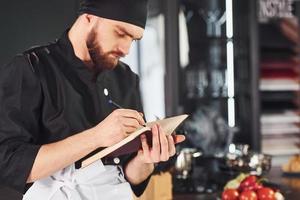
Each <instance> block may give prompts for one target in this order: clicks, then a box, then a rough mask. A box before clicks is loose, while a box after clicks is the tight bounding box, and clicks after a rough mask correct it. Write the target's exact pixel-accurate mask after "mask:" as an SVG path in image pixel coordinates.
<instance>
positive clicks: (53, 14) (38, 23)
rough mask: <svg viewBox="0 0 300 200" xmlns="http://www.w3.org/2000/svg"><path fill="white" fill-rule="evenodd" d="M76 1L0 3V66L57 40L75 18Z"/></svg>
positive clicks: (32, 0) (31, 0) (14, 1)
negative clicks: (23, 53) (21, 54)
mask: <svg viewBox="0 0 300 200" xmlns="http://www.w3.org/2000/svg"><path fill="white" fill-rule="evenodd" d="M78 2H79V0H64V1H60V0H51V1H41V0H26V1H17V0H10V1H2V2H1V6H0V24H1V28H0V65H3V64H6V63H7V62H9V61H10V59H11V58H12V57H13V56H14V55H15V54H17V53H21V52H23V51H24V50H26V49H28V48H29V47H31V46H34V45H43V44H47V43H48V42H51V41H53V40H55V39H56V38H58V37H60V35H61V34H62V33H63V31H64V30H65V29H66V28H67V27H69V26H71V25H72V22H73V21H74V19H75V18H76V15H77V8H78Z"/></svg>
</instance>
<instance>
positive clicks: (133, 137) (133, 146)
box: [81, 115, 188, 168]
mask: <svg viewBox="0 0 300 200" xmlns="http://www.w3.org/2000/svg"><path fill="white" fill-rule="evenodd" d="M187 117H188V115H178V116H175V117H169V118H165V119H162V120H157V121H153V122H148V123H146V126H145V127H144V126H141V127H140V128H139V129H137V130H136V131H135V132H133V133H131V134H130V135H129V136H128V137H126V138H125V139H123V140H121V141H120V142H118V143H116V144H114V145H112V146H110V147H107V148H105V149H103V150H102V151H100V152H98V153H96V154H95V155H93V156H91V157H89V158H87V159H86V160H84V161H83V162H82V164H81V168H84V167H86V166H88V165H90V164H92V163H93V162H95V161H97V160H99V159H101V158H103V157H105V156H113V157H115V156H120V155H124V154H129V153H132V152H136V151H138V150H139V149H140V148H141V141H140V137H138V136H139V135H141V134H142V133H146V136H147V141H148V142H150V143H151V138H152V135H151V131H150V130H151V127H152V126H153V125H154V124H159V125H160V126H161V127H162V129H163V131H164V133H165V134H166V135H171V134H172V133H173V132H174V131H175V129H176V128H177V127H178V126H179V125H180V124H181V123H182V122H183V121H184V120H185V119H186V118H187Z"/></svg>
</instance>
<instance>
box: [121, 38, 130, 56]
mask: <svg viewBox="0 0 300 200" xmlns="http://www.w3.org/2000/svg"><path fill="white" fill-rule="evenodd" d="M131 44H132V40H126V41H125V40H123V41H122V42H121V43H120V44H119V46H118V50H119V51H120V52H122V54H123V55H124V56H126V55H128V54H129V51H130V47H131Z"/></svg>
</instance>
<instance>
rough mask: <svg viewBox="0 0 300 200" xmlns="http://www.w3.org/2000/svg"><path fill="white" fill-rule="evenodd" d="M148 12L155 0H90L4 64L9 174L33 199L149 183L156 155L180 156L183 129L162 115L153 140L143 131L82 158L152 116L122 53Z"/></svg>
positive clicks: (4, 149)
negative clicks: (110, 151)
mask: <svg viewBox="0 0 300 200" xmlns="http://www.w3.org/2000/svg"><path fill="white" fill-rule="evenodd" d="M146 17H147V1H146V0H83V1H81V4H80V9H79V16H78V18H77V19H76V21H75V22H74V24H73V25H72V26H71V27H70V28H69V29H67V30H66V31H65V32H64V33H63V34H62V36H61V37H60V38H59V39H58V40H56V41H55V42H52V43H50V44H48V45H44V46H39V47H34V48H31V49H29V50H27V51H25V52H23V53H22V54H20V55H17V56H15V57H14V58H13V59H12V60H11V62H10V63H9V64H7V65H6V66H2V67H1V68H0V172H1V173H0V182H1V184H3V185H5V186H8V187H11V188H14V189H15V190H17V191H20V192H24V193H25V194H24V197H23V199H24V200H37V199H39V200H40V199H45V200H67V199H68V200H79V199H82V200H83V199H86V200H96V199H97V200H99V199H118V200H125V199H132V192H133V193H134V194H135V195H136V196H140V195H141V194H142V193H143V191H144V190H145V187H146V186H147V183H148V181H149V178H150V176H151V173H152V172H153V170H154V164H155V163H159V162H161V161H167V160H168V159H169V158H170V157H171V156H173V155H174V154H175V144H176V143H179V142H181V141H183V140H184V136H181V135H178V136H176V137H175V138H172V137H171V136H165V135H164V133H163V130H162V128H161V127H159V126H158V125H154V126H153V127H152V129H151V132H152V136H151V137H152V144H151V145H149V144H148V143H147V138H146V136H145V135H141V137H140V141H141V149H140V150H139V151H138V152H136V153H133V154H129V155H124V156H120V157H114V158H104V159H102V160H98V161H97V162H94V163H93V164H91V165H89V166H88V167H85V168H81V162H82V161H83V160H85V159H86V158H88V157H90V156H92V155H93V154H95V153H96V152H98V151H99V150H101V149H103V148H105V147H108V146H111V145H113V144H116V143H117V142H119V141H121V140H122V139H124V138H125V137H127V136H128V135H129V134H130V133H132V132H133V131H135V130H136V129H137V128H139V127H140V126H142V125H143V124H144V123H145V121H144V118H143V114H142V112H143V110H142V105H141V99H140V94H139V79H138V76H137V75H136V74H134V73H133V72H132V71H131V70H130V68H129V66H127V65H126V64H125V63H122V62H121V61H119V59H120V58H121V57H124V56H126V55H127V54H128V53H129V49H130V46H131V44H132V42H134V41H136V40H140V39H141V38H142V36H143V32H144V27H145V23H146ZM41 31H42V30H41ZM103 91H105V93H106V94H104V92H103ZM108 94H109V95H108ZM153 97H154V98H155V94H153ZM109 102H116V103H115V104H110V103H109ZM115 105H120V106H121V107H122V108H119V106H118V107H116V106H115Z"/></svg>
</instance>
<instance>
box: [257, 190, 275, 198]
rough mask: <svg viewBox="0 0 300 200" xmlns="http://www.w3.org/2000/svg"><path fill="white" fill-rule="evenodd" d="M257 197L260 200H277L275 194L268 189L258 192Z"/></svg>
mask: <svg viewBox="0 0 300 200" xmlns="http://www.w3.org/2000/svg"><path fill="white" fill-rule="evenodd" d="M257 195H258V199H259V200H276V198H275V192H274V191H273V190H272V189H271V188H268V187H263V188H261V189H259V190H257Z"/></svg>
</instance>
